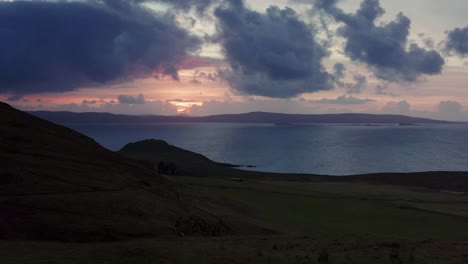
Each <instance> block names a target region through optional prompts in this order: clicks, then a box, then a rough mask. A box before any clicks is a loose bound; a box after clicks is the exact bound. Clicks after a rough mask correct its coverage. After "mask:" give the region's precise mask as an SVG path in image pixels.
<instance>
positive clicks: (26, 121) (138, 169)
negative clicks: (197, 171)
mask: <svg viewBox="0 0 468 264" xmlns="http://www.w3.org/2000/svg"><path fill="white" fill-rule="evenodd" d="M0 122H1V124H2V126H0V168H1V170H0V212H1V217H0V239H26V240H60V241H91V240H118V239H128V238H134V237H151V236H161V235H174V234H178V233H180V232H185V233H197V234H202V235H211V234H218V235H219V234H223V233H231V232H232V233H234V232H236V228H235V225H234V224H233V225H230V226H228V225H227V224H225V223H224V222H223V220H222V219H221V218H219V217H218V216H216V215H214V214H210V213H207V212H205V211H203V209H202V208H200V207H199V206H196V205H193V204H192V202H191V201H190V200H189V199H186V198H185V193H183V192H181V187H180V186H178V185H177V184H174V183H172V182H170V181H168V180H167V179H165V178H164V177H162V176H160V175H158V173H157V172H156V171H155V170H154V169H153V167H152V166H151V164H148V163H146V162H141V161H134V160H130V159H128V158H126V157H124V156H122V155H120V154H118V153H114V152H111V151H109V150H107V149H105V148H103V147H101V146H100V145H98V144H97V143H96V142H94V141H93V140H92V139H90V138H88V137H86V136H83V135H81V134H79V133H77V132H75V131H73V130H70V129H68V128H65V127H62V126H59V125H55V124H53V123H50V122H48V121H45V120H42V119H40V118H37V117H35V116H32V115H29V114H26V113H23V112H21V111H18V110H16V109H13V108H12V107H10V106H8V105H6V104H3V103H1V104H0ZM249 230H250V229H249Z"/></svg>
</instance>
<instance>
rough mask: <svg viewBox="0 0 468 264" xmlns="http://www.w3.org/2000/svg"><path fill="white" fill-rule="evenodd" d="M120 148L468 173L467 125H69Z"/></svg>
mask: <svg viewBox="0 0 468 264" xmlns="http://www.w3.org/2000/svg"><path fill="white" fill-rule="evenodd" d="M67 126H69V127H71V128H73V129H76V130H78V131H80V132H82V133H84V134H86V135H88V136H90V137H92V138H94V139H95V140H96V141H98V142H99V143H100V144H101V145H103V146H105V147H107V148H109V149H111V150H118V149H120V148H121V147H123V146H124V145H125V144H127V143H129V142H135V141H138V140H143V139H149V138H155V139H163V140H165V141H167V142H169V143H170V144H173V145H176V146H179V147H182V148H185V149H188V150H191V151H195V152H198V153H201V154H203V155H205V156H207V157H209V158H211V159H213V160H215V161H220V162H228V163H234V164H243V165H255V166H257V167H256V168H255V169H256V170H260V171H272V172H296V173H318V174H329V175H349V174H358V173H372V172H414V171H432V170H464V171H468V125H426V126H346V125H291V126H276V125H270V124H200V123H196V124H195V123H182V124H174V123H171V124H106V125H103V124H68V125H67Z"/></svg>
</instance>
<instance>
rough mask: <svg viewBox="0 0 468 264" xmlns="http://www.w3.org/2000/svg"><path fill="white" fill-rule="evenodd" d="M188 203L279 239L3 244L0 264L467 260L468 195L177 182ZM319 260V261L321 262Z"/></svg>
mask: <svg viewBox="0 0 468 264" xmlns="http://www.w3.org/2000/svg"><path fill="white" fill-rule="evenodd" d="M170 180H171V181H173V182H175V183H177V184H179V185H180V186H181V187H180V188H181V192H182V193H184V196H185V197H184V198H183V199H190V200H192V202H193V203H194V204H195V205H196V206H198V207H199V208H201V209H202V210H204V211H206V212H208V213H213V214H216V215H220V216H221V217H223V218H224V219H226V220H227V221H228V222H231V223H232V222H234V223H235V222H244V223H251V224H253V225H257V226H263V227H265V228H266V229H270V230H276V231H278V233H276V234H271V235H257V236H229V237H184V236H180V237H177V236H167V237H158V238H148V239H133V240H128V241H120V242H109V243H53V242H24V241H0V263H2V264H10V263H24V264H38V263H41V264H42V263H60V264H75V263H103V264H105V263H117V264H119V263H208V264H210V263H356V264H357V263H359V264H366V263H369V264H371V263H372V264H375V263H421V264H422V263H424V264H430V263H443V264H452V263H453V264H462V263H467V262H468V254H467V253H466V252H468V242H467V241H468V218H467V215H466V214H467V210H468V206H467V204H468V196H467V195H465V194H453V193H443V192H435V191H430V190H426V189H408V188H403V187H394V186H383V185H379V186H376V185H369V184H365V183H339V182H334V183H330V182H316V183H298V182H271V181H268V182H266V181H250V180H249V181H244V182H234V181H230V180H228V179H213V178H210V179H206V178H194V177H171V178H170ZM319 260H320V261H321V262H320V261H319Z"/></svg>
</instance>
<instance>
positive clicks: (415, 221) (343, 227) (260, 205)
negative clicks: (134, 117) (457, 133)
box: [173, 177, 468, 240]
mask: <svg viewBox="0 0 468 264" xmlns="http://www.w3.org/2000/svg"><path fill="white" fill-rule="evenodd" d="M173 179H174V180H175V181H177V182H178V183H182V184H186V185H189V186H192V187H193V188H196V189H197V190H198V193H199V194H198V195H200V196H203V197H205V199H208V200H212V201H222V204H231V205H237V207H238V208H246V209H244V211H243V213H244V215H246V217H248V218H250V219H254V220H256V221H257V223H263V225H264V226H269V227H271V228H273V229H278V230H280V231H282V232H284V233H294V234H307V235H319V236H321V237H337V236H343V235H345V236H353V235H359V236H371V237H388V238H404V239H449V240H451V239H456V240H465V239H468V218H467V217H466V210H467V209H466V208H468V207H467V205H468V196H467V195H456V194H449V193H441V192H436V191H430V190H426V189H408V188H403V187H394V186H382V185H380V186H372V185H368V184H365V183H326V182H317V183H294V182H261V181H247V182H233V181H229V180H220V179H206V178H203V179H201V178H190V177H174V178H173Z"/></svg>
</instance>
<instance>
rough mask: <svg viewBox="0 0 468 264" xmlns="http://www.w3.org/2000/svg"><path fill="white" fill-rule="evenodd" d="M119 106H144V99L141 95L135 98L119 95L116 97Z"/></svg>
mask: <svg viewBox="0 0 468 264" xmlns="http://www.w3.org/2000/svg"><path fill="white" fill-rule="evenodd" d="M117 100H118V101H119V104H145V102H146V101H145V97H144V96H143V95H142V94H139V95H137V96H130V95H119V96H118V97H117Z"/></svg>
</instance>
